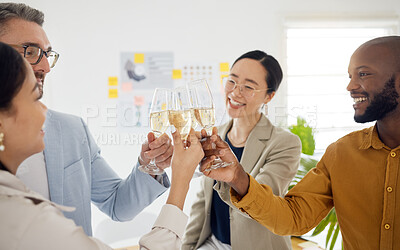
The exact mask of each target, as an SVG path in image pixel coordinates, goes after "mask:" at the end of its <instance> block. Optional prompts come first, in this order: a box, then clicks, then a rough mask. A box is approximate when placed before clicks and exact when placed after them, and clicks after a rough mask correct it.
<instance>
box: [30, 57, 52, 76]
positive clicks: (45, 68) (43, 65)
mask: <svg viewBox="0 0 400 250" xmlns="http://www.w3.org/2000/svg"><path fill="white" fill-rule="evenodd" d="M32 68H33V71H35V72H36V71H40V72H44V73H49V72H50V64H49V60H47V57H46V56H45V55H43V57H42V59H41V60H40V62H39V63H38V64H36V65H33V66H32Z"/></svg>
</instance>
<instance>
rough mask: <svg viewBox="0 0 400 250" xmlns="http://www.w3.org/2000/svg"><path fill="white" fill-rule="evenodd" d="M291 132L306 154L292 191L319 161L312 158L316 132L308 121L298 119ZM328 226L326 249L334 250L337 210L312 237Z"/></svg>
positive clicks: (319, 226)
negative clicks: (297, 138) (296, 137)
mask: <svg viewBox="0 0 400 250" xmlns="http://www.w3.org/2000/svg"><path fill="white" fill-rule="evenodd" d="M289 130H290V131H291V132H292V133H293V134H295V135H297V136H298V137H299V138H300V141H301V145H302V153H303V154H304V155H303V156H302V157H301V159H300V167H299V170H298V171H297V174H296V176H295V177H294V179H293V181H292V183H291V184H290V186H289V190H290V189H291V188H292V187H294V185H296V184H297V183H298V182H299V181H300V180H301V179H303V177H304V176H305V175H306V174H307V173H308V171H310V170H311V169H312V168H314V167H315V166H316V165H317V163H318V161H317V160H315V159H313V158H311V157H310V156H312V155H314V150H315V140H314V130H313V129H312V128H311V127H310V126H309V125H308V124H307V122H306V120H305V119H304V118H301V117H297V124H296V125H292V126H290V127H289ZM328 225H329V229H328V234H327V235H326V240H325V248H327V247H328V244H329V243H330V244H329V249H330V250H333V248H334V246H335V244H336V240H337V237H338V235H339V232H340V227H339V223H338V221H337V217H336V210H335V208H332V210H331V211H330V212H329V213H328V215H327V216H326V217H325V218H324V219H323V220H322V221H321V222H320V223H319V224H318V226H316V227H315V229H314V231H313V233H312V235H311V236H316V235H318V234H320V233H321V232H322V231H324V230H325V228H326V227H327V226H328ZM342 249H343V246H342Z"/></svg>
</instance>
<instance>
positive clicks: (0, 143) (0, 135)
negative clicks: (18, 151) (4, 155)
mask: <svg viewBox="0 0 400 250" xmlns="http://www.w3.org/2000/svg"><path fill="white" fill-rule="evenodd" d="M3 140H4V133H0V151H4V149H5V147H4V144H3Z"/></svg>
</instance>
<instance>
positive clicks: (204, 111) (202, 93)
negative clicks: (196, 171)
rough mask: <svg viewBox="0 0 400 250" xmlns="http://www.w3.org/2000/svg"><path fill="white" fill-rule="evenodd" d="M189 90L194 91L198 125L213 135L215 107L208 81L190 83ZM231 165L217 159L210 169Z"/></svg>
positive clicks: (195, 113)
mask: <svg viewBox="0 0 400 250" xmlns="http://www.w3.org/2000/svg"><path fill="white" fill-rule="evenodd" d="M188 89H192V92H191V93H193V106H194V115H195V117H196V120H197V122H198V124H199V125H200V126H201V127H202V128H203V129H205V130H206V131H207V134H211V130H212V127H213V126H214V125H215V107H214V101H213V97H212V94H211V91H210V87H209V86H208V84H207V81H206V80H205V79H200V80H195V81H192V82H189V83H188ZM189 92H190V91H189ZM213 146H215V145H213ZM231 164H232V163H231V162H224V161H222V160H221V159H220V158H217V159H215V160H214V161H213V163H212V165H211V166H210V167H209V169H210V170H212V169H217V168H221V167H227V166H229V165H231Z"/></svg>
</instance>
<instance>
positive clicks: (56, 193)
mask: <svg viewBox="0 0 400 250" xmlns="http://www.w3.org/2000/svg"><path fill="white" fill-rule="evenodd" d="M44 129H45V136H44V143H45V149H44V157H45V161H46V170H47V177H48V178H47V179H48V181H49V192H50V200H51V201H53V202H56V203H58V204H63V178H64V166H63V162H64V159H63V143H62V136H61V124H60V122H59V121H56V120H54V119H53V118H52V113H51V111H50V110H49V111H48V112H47V118H46V122H45V128H44Z"/></svg>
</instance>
